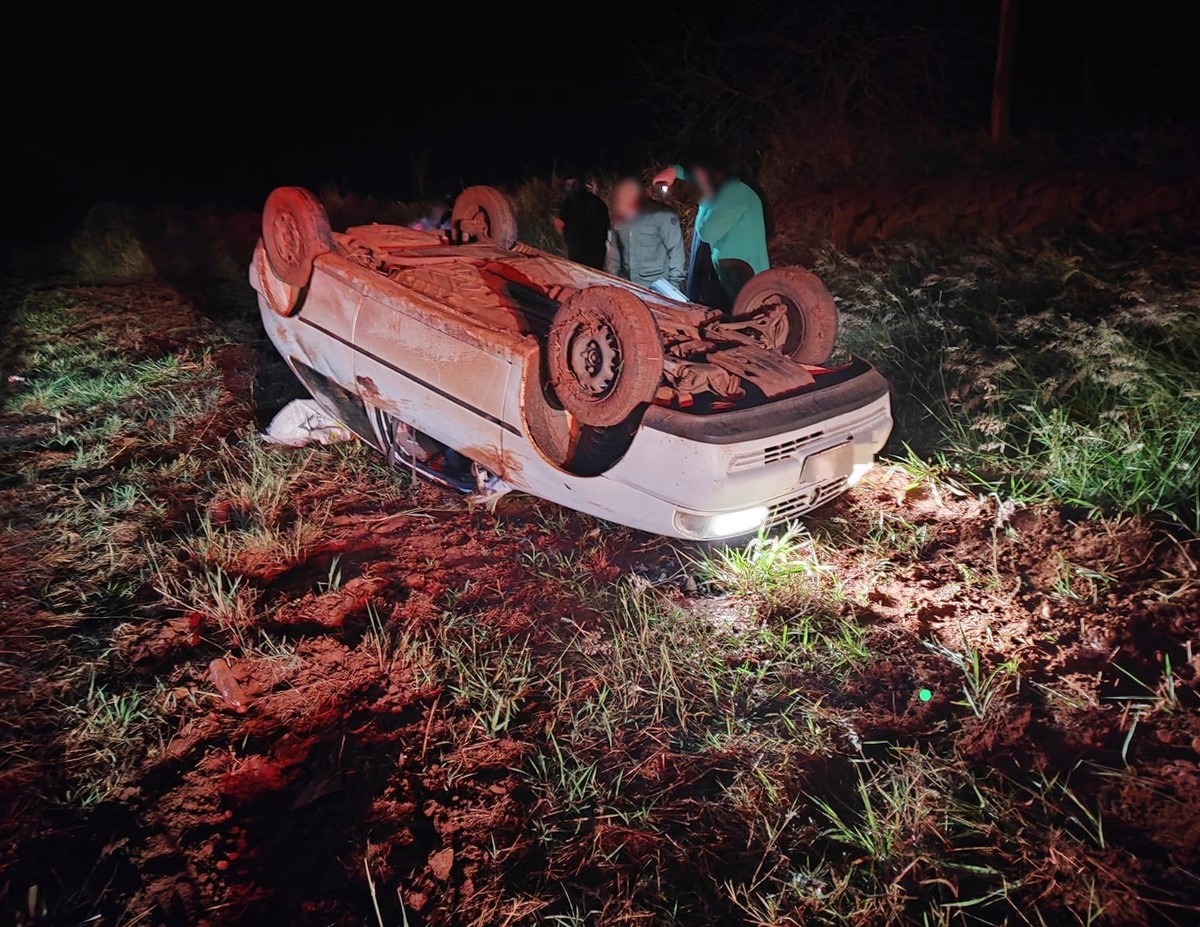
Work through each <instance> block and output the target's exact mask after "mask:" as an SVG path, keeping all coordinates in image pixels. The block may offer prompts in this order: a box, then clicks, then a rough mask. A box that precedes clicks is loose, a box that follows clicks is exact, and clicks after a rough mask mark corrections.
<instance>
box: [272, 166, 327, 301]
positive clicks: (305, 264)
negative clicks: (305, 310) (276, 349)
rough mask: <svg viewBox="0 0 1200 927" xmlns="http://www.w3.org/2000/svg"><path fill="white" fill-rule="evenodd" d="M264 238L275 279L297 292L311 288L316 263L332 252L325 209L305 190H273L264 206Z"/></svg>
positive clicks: (281, 188)
mask: <svg viewBox="0 0 1200 927" xmlns="http://www.w3.org/2000/svg"><path fill="white" fill-rule="evenodd" d="M262 237H263V246H264V247H265V248H266V251H267V260H268V261H269V262H270V265H271V270H272V271H273V272H274V273H275V276H276V277H278V278H279V279H280V280H282V281H283V282H284V283H286V284H287V285H288V286H290V287H296V288H297V289H300V288H303V287H306V286H308V281H309V279H311V277H312V269H313V261H315V260H316V259H317V258H318V257H320V256H321V255H322V254H326V253H328V252H329V251H332V250H333V234H332V233H331V232H330V230H329V216H327V215H326V214H325V207H324V206H322V205H321V201H320V200H318V199H317V198H316V196H314V195H313V194H312V193H310V192H309V191H308V190H305V189H304V188H303V187H278V188H276V189H275V190H272V191H271V195H270V196H268V197H267V204H266V206H264V207H263V217H262ZM276 311H278V310H276Z"/></svg>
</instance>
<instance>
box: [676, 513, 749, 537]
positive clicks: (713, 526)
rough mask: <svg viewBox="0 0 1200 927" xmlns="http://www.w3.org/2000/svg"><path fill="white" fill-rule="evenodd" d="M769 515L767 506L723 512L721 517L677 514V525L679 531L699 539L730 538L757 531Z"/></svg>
mask: <svg viewBox="0 0 1200 927" xmlns="http://www.w3.org/2000/svg"><path fill="white" fill-rule="evenodd" d="M767 514H768V513H767V507H766V506H765V505H756V506H755V507H754V508H752V509H739V510H738V511H736V512H721V513H720V514H719V515H696V514H694V513H692V512H676V513H675V524H676V525H677V526H678V527H679V530H681V531H686V532H687V533H688V534H691V535H694V536H695V537H698V538H729V537H736V536H737V535H739V534H749V533H750V532H751V531H757V530H758V529H759V528H761V527H762V526H763V525H764V524H766V521H767Z"/></svg>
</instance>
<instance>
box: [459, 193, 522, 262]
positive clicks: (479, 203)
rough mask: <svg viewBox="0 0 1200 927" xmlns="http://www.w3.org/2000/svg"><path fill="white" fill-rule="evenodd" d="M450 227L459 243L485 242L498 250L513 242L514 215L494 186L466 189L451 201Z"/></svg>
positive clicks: (505, 199)
mask: <svg viewBox="0 0 1200 927" xmlns="http://www.w3.org/2000/svg"><path fill="white" fill-rule="evenodd" d="M450 228H451V229H452V230H453V231H454V233H455V235H457V236H458V237H459V238H460V239H461V240H463V241H488V242H492V243H493V244H497V245H499V246H500V247H501V248H511V247H512V246H513V245H515V244H516V243H517V214H516V212H514V211H513V208H512V203H510V202H509V201H508V197H507V196H505V195H504V194H503V193H501V192H500V191H499V190H497V189H496V188H495V187H483V186H480V187H467V188H466V189H465V190H463V192H462V193H460V194H459V195H458V198H457V199H456V200H455V201H454V209H453V210H452V211H451V212H450Z"/></svg>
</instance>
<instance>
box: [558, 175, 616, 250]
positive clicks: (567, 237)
mask: <svg viewBox="0 0 1200 927" xmlns="http://www.w3.org/2000/svg"><path fill="white" fill-rule="evenodd" d="M555 224H556V225H557V226H558V230H559V232H561V233H562V237H563V240H564V241H565V242H566V243H567V257H568V258H570V259H571V260H572V261H575V262H576V263H577V264H586V265H587V266H588V267H594V268H596V269H597V270H603V269H604V252H605V246H606V244H607V241H608V207H607V206H605V205H604V200H602V199H600V197H598V196H596V194H595V193H594V192H592V191H591V190H589V189H588V188H587V187H586V186H584V185H583V184H581V183H580V182H579V180H578V179H577V178H571V179H569V180H568V181H567V196H566V198H565V199H564V200H563V201H562V205H561V206H560V207H559V209H558V221H557V222H556V223H555Z"/></svg>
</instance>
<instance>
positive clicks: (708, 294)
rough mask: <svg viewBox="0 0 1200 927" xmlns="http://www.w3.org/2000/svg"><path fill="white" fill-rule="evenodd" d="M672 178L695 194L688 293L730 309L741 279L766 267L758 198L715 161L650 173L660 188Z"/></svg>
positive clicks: (742, 283)
mask: <svg viewBox="0 0 1200 927" xmlns="http://www.w3.org/2000/svg"><path fill="white" fill-rule="evenodd" d="M676 180H682V181H684V182H690V183H693V184H695V186H696V188H697V190H698V191H699V193H700V206H699V208H698V210H697V212H696V225H695V230H694V232H693V234H692V255H691V260H690V262H689V264H688V275H687V288H686V293H687V297H688V299H690V300H692V301H693V302H699V303H703V304H704V305H709V306H712V307H713V308H716V309H721V310H722V311H724V312H729V311H730V310H732V308H733V302H734V300H735V299H736V298H737V294H738V293H739V292H740V291H741V289H742V287H743V286H745V284H746V281H747V280H749V279H750V278H751V277H753V276H754V275H755V274H757V273H761V272H762V271H764V270H766V269H767V268H768V267H770V266H771V261H770V259H769V258H768V257H767V226H766V219H765V217H764V214H763V204H762V200H761V199H759V197H758V194H757V193H755V192H754V190H753V189H752V188H751V187H750V186H749V185H748V184H746V183H745V182H744V181H742V180H741V179H740V178H739V177H737V176H736V175H733V174H731V173H730V172H728V171H727V170H725V169H724V168H723V166H722V165H721V164H720V162H719V161H717V160H716V159H709V160H707V161H705V160H700V159H697V160H695V161H694V162H693V163H692V164H691V169H690V170H689V169H687V168H684V167H683V166H682V165H679V164H673V165H671V166H670V167H666V168H664V169H663V170H661V171H660V172H659V173H658V174H656V175H655V177H654V185H655V186H656V187H658V188H659V189H660V190H664V191H665V190H666V189H669V188H670V185H671V184H672V183H674V182H675V181H676ZM714 276H715V279H714Z"/></svg>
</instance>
